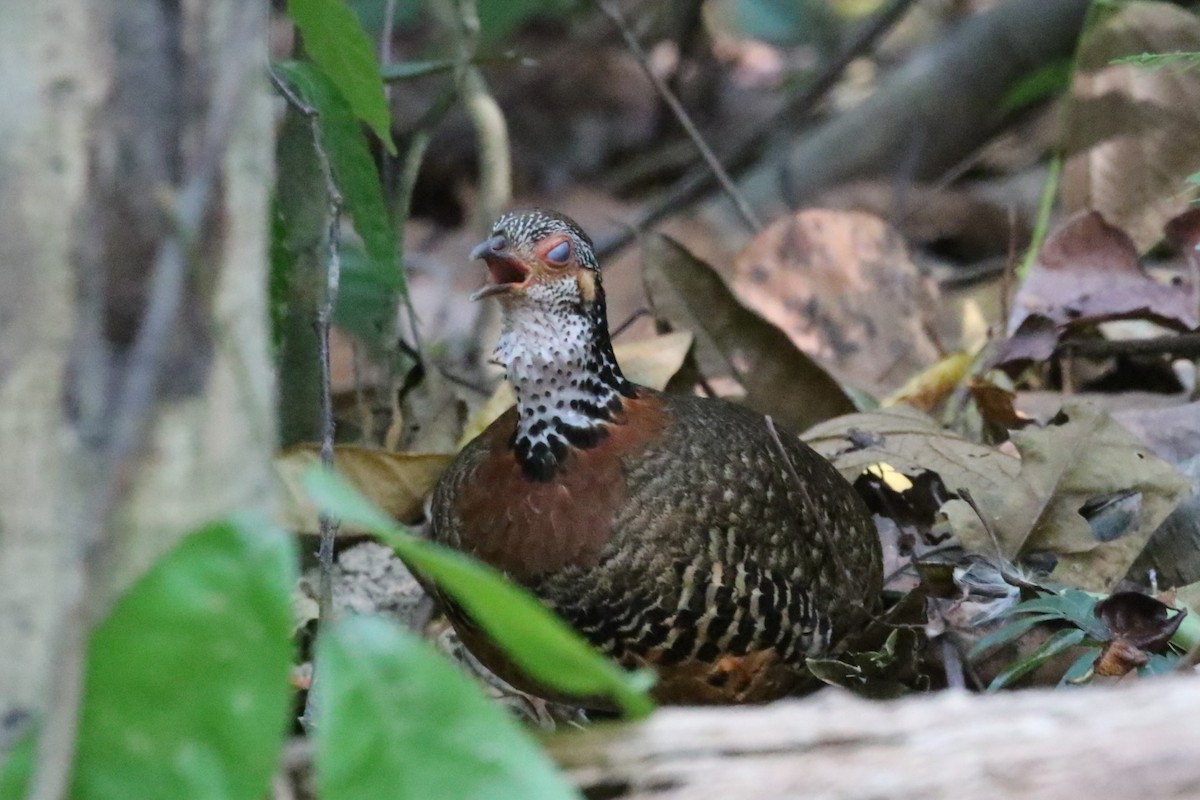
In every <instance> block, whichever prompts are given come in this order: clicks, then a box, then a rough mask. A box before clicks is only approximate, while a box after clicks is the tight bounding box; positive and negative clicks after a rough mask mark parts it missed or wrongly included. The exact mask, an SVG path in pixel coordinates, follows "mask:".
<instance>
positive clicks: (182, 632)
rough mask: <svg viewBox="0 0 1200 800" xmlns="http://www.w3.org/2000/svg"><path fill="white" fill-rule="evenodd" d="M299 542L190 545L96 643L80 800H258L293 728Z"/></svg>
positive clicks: (235, 532) (261, 539) (200, 534)
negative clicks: (295, 546)
mask: <svg viewBox="0 0 1200 800" xmlns="http://www.w3.org/2000/svg"><path fill="white" fill-rule="evenodd" d="M295 580H296V575H295V557H294V555H293V552H292V546H291V541H290V539H289V538H288V537H287V535H286V534H284V533H283V532H281V531H279V530H277V529H274V528H271V527H270V526H269V525H267V524H266V523H262V524H256V525H254V526H253V527H251V526H249V525H246V524H241V523H235V522H220V523H214V524H212V525H208V526H206V527H204V528H202V529H200V530H199V531H197V532H196V533H193V534H192V535H190V536H188V537H187V538H185V539H184V540H183V541H182V542H181V543H180V544H179V545H178V546H177V547H176V548H175V549H174V550H173V551H172V552H171V553H169V554H168V555H166V556H165V557H164V558H163V559H162V560H160V561H159V562H158V563H157V564H155V565H154V566H153V567H152V568H151V569H150V571H149V572H147V573H146V574H145V575H144V576H143V577H142V578H141V579H140V580H139V581H138V582H137V583H136V584H135V585H134V586H133V588H131V589H130V590H129V592H128V593H127V594H126V595H125V596H124V597H122V598H121V599H120V600H118V601H117V604H116V605H115V606H114V607H113V610H112V612H111V614H110V615H109V616H108V618H107V619H106V620H104V622H102V623H101V624H100V625H99V627H97V629H96V630H95V632H94V633H93V635H92V638H91V642H90V644H89V647H88V656H87V672H86V677H85V694H84V702H83V708H82V711H81V716H80V721H79V738H78V750H77V753H76V762H75V768H74V778H73V786H72V789H71V797H72V798H74V799H75V800H98V799H99V798H111V799H112V800H128V798H133V797H136V798H139V800H154V799H155V798H163V800H180V799H181V798H221V799H222V800H237V798H245V800H259V799H260V798H262V797H265V796H266V795H267V788H268V786H269V784H270V779H271V774H272V773H273V772H274V771H275V768H276V765H277V761H278V757H279V751H280V749H281V747H282V745H283V738H284V733H285V731H286V728H287V715H288V703H289V700H290V697H291V689H290V687H289V686H288V680H287V677H288V669H289V665H290V663H291V655H292V648H291V644H290V641H289V639H290V632H291V624H292V620H291V608H290V605H289V596H290V593H291V591H292V588H293V586H294V584H295Z"/></svg>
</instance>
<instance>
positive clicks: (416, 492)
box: [275, 443, 454, 533]
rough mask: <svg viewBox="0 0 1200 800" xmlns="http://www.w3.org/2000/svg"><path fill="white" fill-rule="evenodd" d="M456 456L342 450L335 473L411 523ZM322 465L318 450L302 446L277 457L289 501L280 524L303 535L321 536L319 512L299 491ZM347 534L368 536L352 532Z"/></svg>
mask: <svg viewBox="0 0 1200 800" xmlns="http://www.w3.org/2000/svg"><path fill="white" fill-rule="evenodd" d="M453 457H454V456H452V455H446V454H442V453H393V452H390V451H388V450H378V449H375V448H371V447H357V446H355V445H337V446H335V447H334V448H333V461H334V468H335V469H336V470H337V471H338V472H339V473H341V475H342V476H343V477H344V478H345V479H346V480H347V481H349V482H350V483H351V484H352V485H353V486H354V487H355V488H356V489H358V490H359V491H360V492H362V493H363V494H365V495H366V496H367V497H368V498H370V499H371V500H372V501H373V502H374V503H375V504H376V505H378V506H379V507H380V508H382V509H383V510H384V511H385V512H386V513H387V514H388V515H389V516H391V517H392V518H393V519H397V520H400V521H401V522H411V521H413V520H415V519H417V518H418V517H420V515H421V507H422V505H423V504H424V502H425V497H426V496H427V495H428V494H429V492H430V491H432V489H433V484H434V483H435V482H436V481H437V478H438V476H439V475H441V473H442V470H443V469H445V468H446V465H447V464H449V463H450V460H451V459H452V458H453ZM320 461H321V450H320V447H319V446H318V445H316V444H309V443H305V444H298V445H294V446H292V447H289V448H288V449H286V450H284V451H283V452H282V453H280V454H279V455H277V456H276V457H275V469H276V470H277V472H278V474H279V477H280V478H281V480H282V482H283V488H284V493H283V494H284V497H283V506H282V511H281V513H280V516H279V522H280V524H281V525H283V526H284V527H285V528H287V529H288V530H291V531H296V532H298V533H315V532H316V531H317V530H318V522H317V511H316V508H314V507H313V505H312V503H310V502H309V501H308V499H307V494H306V493H305V491H304V489H303V488H301V485H300V476H301V475H303V474H304V472H305V471H307V470H308V469H310V468H311V467H312V466H313V465H314V464H319V463H320ZM345 532H347V533H365V532H366V531H364V530H360V529H356V528H353V527H351V528H350V529H349V530H346V531H345Z"/></svg>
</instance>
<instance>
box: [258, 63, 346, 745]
mask: <svg viewBox="0 0 1200 800" xmlns="http://www.w3.org/2000/svg"><path fill="white" fill-rule="evenodd" d="M271 82H272V83H273V84H275V87H276V88H277V89H279V91H280V93H281V94H282V95H283V96H284V98H285V99H286V100H287V102H288V105H290V106H291V107H292V108H293V109H294V110H295V111H296V112H297V113H298V114H300V115H301V116H302V117H304V118H305V119H306V120H308V125H309V130H310V131H311V133H312V140H313V151H314V152H315V153H316V156H317V163H318V165H319V166H320V168H321V176H322V178H323V179H324V181H325V192H326V196H327V199H328V202H329V211H328V214H329V216H328V222H327V227H326V232H325V239H326V247H327V250H326V258H327V261H326V269H325V296H324V297H323V298H322V300H321V305H320V307H319V308H318V309H317V319H316V322H315V327H316V331H317V348H318V351H319V355H320V361H321V464H322V465H323V466H324V467H325V469H327V470H332V469H333V433H334V420H333V391H332V377H331V368H330V360H329V329H330V327H331V325H332V323H333V309H334V306H335V304H336V303H337V296H338V287H339V284H340V282H341V274H342V259H341V231H342V206H343V199H342V193H341V190H340V189H338V185H337V180H336V179H335V178H334V174H333V167H332V165H331V164H330V162H329V154H328V153H327V152H325V146H324V144H323V142H322V139H321V119H320V113H319V112H318V111H317V109H316V108H314V107H313V106H311V105H309V104H308V103H306V102H305V101H304V100H303V99H302V98H300V97H299V96H298V95H297V94H296V93H295V92H294V91H292V89H291V87H290V86H288V85H287V82H286V81H284V80H283V79H282V78H280V77H279V76H278V75H277V74H276V73H275V71H274V70H272V71H271ZM319 523H320V531H321V538H320V544H319V546H318V548H317V565H318V569H319V573H320V580H319V582H318V589H317V624H318V635H319V633H320V627H321V626H324V625H326V624H328V623H329V622H330V621H331V620H332V619H333V551H334V544H335V540H336V539H337V529H338V524H339V523H338V521H337V520H336V519H334V518H333V517H331V516H329V515H328V514H325V513H322V514H321V515H320V517H319ZM317 678H318V676H317V665H316V662H315V661H314V662H313V674H312V683H311V685H310V686H309V690H308V697H307V698H306V699H305V703H304V713H303V714H302V715H301V716H300V724H301V725H303V726H304V730H305V731H306V732H308V733H310V734H311V733H312V731H313V729H314V727H315V725H316V720H317V717H316V696H317V691H316V688H317Z"/></svg>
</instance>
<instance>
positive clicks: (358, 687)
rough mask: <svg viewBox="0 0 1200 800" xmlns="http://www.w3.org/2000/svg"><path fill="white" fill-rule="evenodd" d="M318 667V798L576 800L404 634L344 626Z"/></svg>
mask: <svg viewBox="0 0 1200 800" xmlns="http://www.w3.org/2000/svg"><path fill="white" fill-rule="evenodd" d="M317 664H318V666H317V674H318V675H320V680H319V682H318V684H317V687H318V688H317V692H318V704H319V705H318V711H319V717H318V718H319V719H320V725H319V726H318V727H317V734H316V766H317V783H318V787H319V794H320V796H321V798H323V800H372V799H373V798H380V799H381V800H383V799H384V798H386V799H387V800H392V798H437V797H488V798H493V797H494V798H507V797H511V798H522V800H524V798H530V799H531V800H537V799H538V798H570V797H576V794H575V793H574V792H573V791H572V790H571V788H570V787H569V786H568V785H567V783H566V782H565V781H564V780H563V778H562V777H561V776H560V775H559V774H558V772H557V771H556V769H555V767H554V765H553V763H552V762H551V761H550V759H549V758H548V757H547V756H546V755H545V753H543V752H542V751H541V749H540V748H539V747H538V746H537V744H536V743H535V742H534V740H533V739H532V738H531V737H530V736H529V734H528V733H526V732H525V731H524V730H522V729H521V727H520V725H518V724H517V723H516V722H515V720H513V719H512V718H511V717H509V716H508V715H506V714H505V712H504V711H503V710H502V709H501V708H500V707H499V706H497V705H495V704H493V703H491V702H490V701H489V700H487V699H486V698H485V697H484V696H483V694H482V693H481V692H480V690H479V687H478V686H477V685H475V684H473V683H472V682H471V681H470V680H469V679H468V678H467V677H466V676H464V675H463V674H462V673H461V672H460V671H459V670H457V669H455V668H454V667H453V666H451V665H450V664H448V663H446V661H445V660H444V659H443V658H441V657H440V656H438V655H437V654H436V653H435V652H433V651H432V650H431V649H430V648H429V646H428V645H427V644H425V643H424V642H422V641H420V640H419V639H418V638H417V637H416V636H414V635H413V634H411V633H409V632H408V631H405V630H402V629H400V628H399V627H397V626H396V625H393V624H391V623H388V622H386V621H385V620H382V619H379V618H374V617H349V618H346V619H343V620H341V621H339V622H337V623H336V624H334V625H333V626H332V627H330V628H327V629H326V630H325V631H323V632H322V635H321V637H320V638H319V640H318V644H317Z"/></svg>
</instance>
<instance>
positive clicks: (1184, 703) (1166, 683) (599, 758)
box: [550, 677, 1200, 800]
mask: <svg viewBox="0 0 1200 800" xmlns="http://www.w3.org/2000/svg"><path fill="white" fill-rule="evenodd" d="M1197 716H1200V682H1197V680H1196V678H1194V677H1189V678H1182V677H1180V678H1172V679H1161V680H1145V681H1141V682H1135V683H1134V684H1133V685H1130V686H1125V687H1107V688H1104V687H1091V688H1086V689H1065V690H1054V691H1050V690H1029V691H1020V692H1005V693H1002V694H999V695H970V694H967V693H966V692H957V691H950V692H942V693H939V694H936V695H922V696H918V697H909V698H906V699H904V700H898V701H893V702H870V701H867V700H861V699H858V698H855V697H851V696H850V695H848V694H845V693H841V692H834V691H832V690H830V691H827V692H825V693H823V694H821V695H819V696H817V697H813V698H809V699H805V700H792V701H786V702H781V703H775V704H773V705H770V706H764V707H757V708H755V707H742V708H725V709H719V708H716V709H702V708H686V709H683V708H680V709H670V708H669V709H661V710H659V711H658V712H656V713H655V714H654V716H652V717H651V718H650V719H649V720H647V721H646V722H643V723H640V724H631V725H625V726H619V725H611V726H607V727H605V726H596V727H594V728H591V729H589V730H586V731H583V732H572V733H564V734H559V735H556V736H555V737H554V738H552V739H551V740H550V753H551V755H553V756H554V757H555V759H557V760H558V762H559V763H560V764H561V765H562V766H563V767H565V768H566V769H567V773H568V775H569V777H570V778H571V779H572V780H573V781H574V783H575V785H576V786H577V787H579V788H580V789H581V790H582V791H583V793H584V794H585V796H587V797H606V798H613V799H614V800H616V798H621V799H622V800H625V799H628V800H633V798H646V800H650V799H651V798H653V800H707V799H708V798H713V800H729V798H734V797H748V798H753V800H791V798H805V800H826V799H828V800H877V798H910V797H911V798H921V800H960V799H961V798H988V800H993V799H994V800H1004V798H1022V800H1060V799H1065V798H1085V797H1098V798H1099V797H1102V798H1104V799H1105V800H1147V799H1148V798H1161V800H1168V799H1169V798H1180V800H1183V799H1184V798H1194V797H1196V796H1197V795H1198V794H1200V758H1197V753H1200V725H1197V724H1196V722H1195V720H1196V718H1197Z"/></svg>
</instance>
